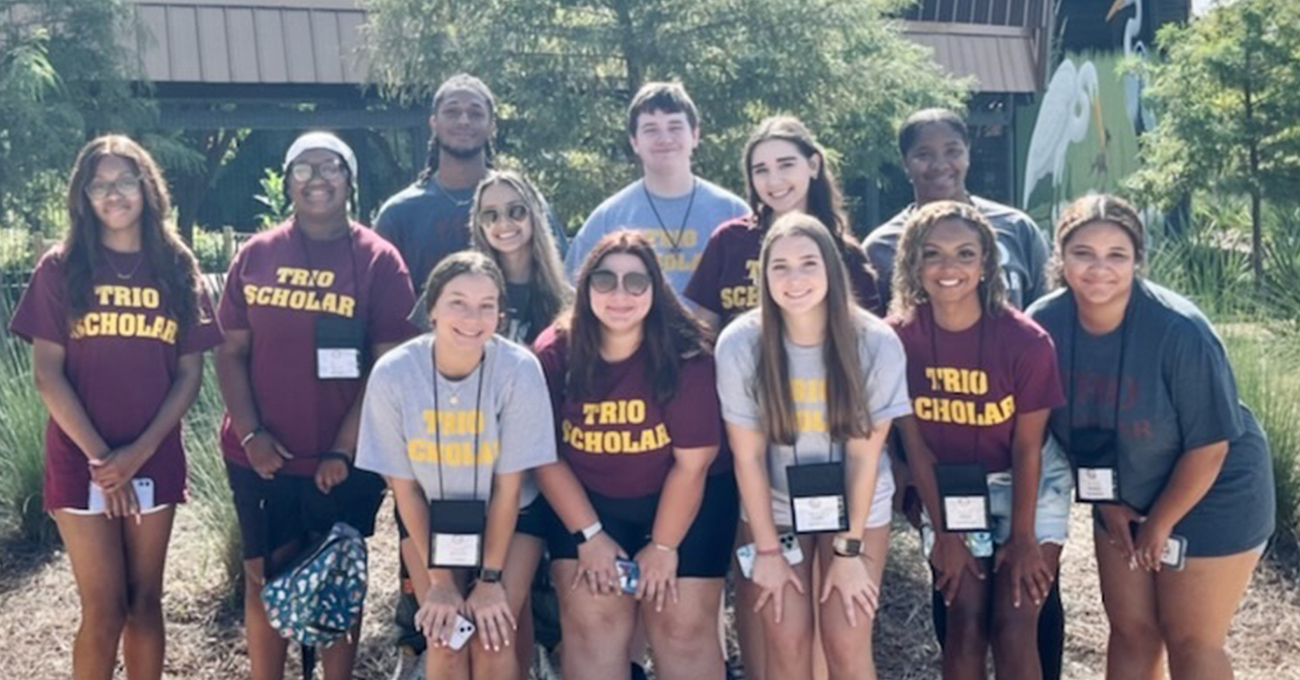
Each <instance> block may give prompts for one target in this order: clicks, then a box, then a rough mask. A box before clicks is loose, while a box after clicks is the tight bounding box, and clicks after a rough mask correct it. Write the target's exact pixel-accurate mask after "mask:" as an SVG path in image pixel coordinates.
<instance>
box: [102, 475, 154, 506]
mask: <svg viewBox="0 0 1300 680" xmlns="http://www.w3.org/2000/svg"><path fill="white" fill-rule="evenodd" d="M131 486H133V487H135V499H136V501H138V502H139V503H140V512H148V511H150V510H153V507H154V499H153V480H152V479H150V478H148V477H137V478H135V479H132V480H131ZM107 505H108V504H107V503H106V502H105V500H104V490H103V489H101V488H99V486H98V485H96V484H95V483H94V482H91V483H90V497H89V499H88V501H87V503H86V509H87V510H88V511H90V512H91V513H100V514H102V513H103V512H104V511H105V509H107Z"/></svg>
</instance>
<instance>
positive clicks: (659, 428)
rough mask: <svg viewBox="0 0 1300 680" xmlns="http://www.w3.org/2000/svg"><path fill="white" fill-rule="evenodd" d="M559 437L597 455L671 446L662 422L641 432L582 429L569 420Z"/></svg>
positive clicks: (642, 429) (566, 442)
mask: <svg viewBox="0 0 1300 680" xmlns="http://www.w3.org/2000/svg"><path fill="white" fill-rule="evenodd" d="M633 401H637V400H633ZM584 422H585V421H584ZM560 438H561V440H562V441H563V442H564V443H565V444H568V445H569V446H570V447H572V448H573V449H574V450H576V451H581V452H583V453H592V454H598V455H604V454H611V455H637V454H642V453H649V452H651V451H658V450H661V449H663V448H665V447H667V446H668V445H669V444H671V443H672V437H669V436H668V426H667V425H664V424H663V423H659V424H658V425H655V426H654V427H646V428H639V429H637V428H634V429H630V430H604V431H601V430H587V429H583V428H581V427H578V426H576V425H574V424H573V423H572V422H570V421H569V419H567V418H566V419H564V420H562V421H560Z"/></svg>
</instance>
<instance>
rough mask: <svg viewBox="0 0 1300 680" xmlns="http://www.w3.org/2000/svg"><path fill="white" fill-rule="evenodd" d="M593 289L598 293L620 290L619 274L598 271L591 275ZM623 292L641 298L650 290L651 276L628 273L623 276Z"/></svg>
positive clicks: (641, 273)
mask: <svg viewBox="0 0 1300 680" xmlns="http://www.w3.org/2000/svg"><path fill="white" fill-rule="evenodd" d="M590 280H591V289H592V290H594V291H596V292H597V293H612V292H614V291H615V290H616V289H617V288H618V281H619V278H618V274H616V273H614V272H612V271H609V270H608V269H597V270H596V271H594V272H592V273H591V279H590ZM623 290H624V291H625V292H626V293H627V294H628V295H636V296H641V295H645V292H646V291H647V290H650V275H649V274H645V273H643V272H628V273H626V274H624V275H623Z"/></svg>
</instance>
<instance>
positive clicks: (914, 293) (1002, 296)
mask: <svg viewBox="0 0 1300 680" xmlns="http://www.w3.org/2000/svg"><path fill="white" fill-rule="evenodd" d="M944 220H957V221H960V222H962V223H964V224H965V225H966V226H968V227H970V228H971V230H972V231H974V232H975V235H976V236H977V237H979V244H980V251H981V256H980V257H981V261H980V282H979V289H978V293H979V300H980V309H981V310H982V311H983V312H984V313H985V314H998V313H1000V312H1001V311H1002V309H1003V308H1004V307H1005V306H1006V304H1007V285H1006V282H1005V281H1004V280H1003V278H1002V264H1001V262H1000V257H999V250H998V237H997V234H996V233H995V232H994V231H993V225H991V224H989V221H988V219H986V218H985V217H984V215H983V214H981V213H980V211H979V210H978V209H976V208H975V207H974V206H972V205H968V204H966V203H958V202H956V201H935V202H933V203H927V204H926V205H924V206H921V207H920V208H919V209H917V210H916V212H914V213H912V215H911V217H909V218H908V219H907V222H906V223H905V224H904V225H903V233H902V235H901V236H899V238H898V254H897V255H896V256H895V258H894V280H893V288H894V299H893V302H891V303H890V307H889V311H890V313H891V314H893V315H895V316H897V317H899V318H901V319H904V320H907V319H910V318H911V317H912V313H913V312H915V311H916V308H917V307H919V306H921V305H923V304H925V303H926V301H927V299H928V296H927V295H926V293H925V286H924V285H923V284H922V283H921V267H922V264H923V263H922V253H923V251H924V250H925V240H926V238H927V237H928V236H929V235H930V231H931V230H933V229H934V227H935V225H937V224H939V223H940V222H942V221H944Z"/></svg>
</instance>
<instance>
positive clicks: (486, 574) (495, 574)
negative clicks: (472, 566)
mask: <svg viewBox="0 0 1300 680" xmlns="http://www.w3.org/2000/svg"><path fill="white" fill-rule="evenodd" d="M478 580H479V581H481V582H483V583H500V582H501V570H500V569H480V570H479V571H478Z"/></svg>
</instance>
